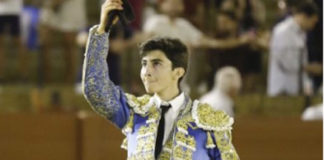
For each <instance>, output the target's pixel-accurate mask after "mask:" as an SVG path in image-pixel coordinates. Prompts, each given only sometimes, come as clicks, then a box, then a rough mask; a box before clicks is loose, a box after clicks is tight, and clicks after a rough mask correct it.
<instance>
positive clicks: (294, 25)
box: [288, 16, 305, 34]
mask: <svg viewBox="0 0 324 160" xmlns="http://www.w3.org/2000/svg"><path fill="white" fill-rule="evenodd" d="M288 21H289V24H290V27H291V29H293V30H295V31H296V32H297V33H299V34H304V33H305V31H303V30H302V29H301V27H300V26H299V24H298V23H297V22H296V20H295V19H294V17H292V16H291V17H289V19H288Z"/></svg>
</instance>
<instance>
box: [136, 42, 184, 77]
mask: <svg viewBox="0 0 324 160" xmlns="http://www.w3.org/2000/svg"><path fill="white" fill-rule="evenodd" d="M139 49H140V58H141V59H142V58H143V57H145V56H146V55H147V54H148V52H150V51H154V50H160V51H162V52H163V53H164V54H165V56H166V57H167V58H168V59H169V60H170V61H171V63H172V69H174V68H178V67H181V68H183V69H184V70H185V72H187V68H188V57H189V53H188V48H187V46H186V45H185V44H184V43H182V42H181V41H180V40H179V39H176V38H169V37H155V38H152V39H149V40H148V41H146V42H144V43H142V44H141V45H140V47H139ZM181 79H182V78H181ZM181 79H180V81H181Z"/></svg>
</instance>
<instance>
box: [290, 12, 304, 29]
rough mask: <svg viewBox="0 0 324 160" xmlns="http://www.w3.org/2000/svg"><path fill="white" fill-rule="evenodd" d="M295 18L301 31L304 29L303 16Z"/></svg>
mask: <svg viewBox="0 0 324 160" xmlns="http://www.w3.org/2000/svg"><path fill="white" fill-rule="evenodd" d="M293 18H294V21H295V22H296V23H297V24H298V26H299V27H300V28H301V29H303V27H302V17H301V15H298V14H297V15H295V16H293ZM303 30H304V29H303Z"/></svg>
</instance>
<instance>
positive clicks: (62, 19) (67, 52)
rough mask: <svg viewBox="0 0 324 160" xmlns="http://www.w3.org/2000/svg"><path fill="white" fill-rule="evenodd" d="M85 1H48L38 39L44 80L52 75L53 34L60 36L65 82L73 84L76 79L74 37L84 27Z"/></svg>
mask: <svg viewBox="0 0 324 160" xmlns="http://www.w3.org/2000/svg"><path fill="white" fill-rule="evenodd" d="M85 11H86V10H85V0H48V1H45V2H44V7H43V8H42V11H41V17H40V39H41V43H42V44H41V47H42V48H41V49H42V54H43V60H42V63H43V65H44V67H42V68H43V69H44V71H43V74H45V75H44V78H45V80H47V81H48V80H49V79H50V77H49V75H50V74H51V73H52V72H51V69H50V66H51V65H50V63H51V57H50V53H51V50H52V49H53V38H52V36H53V35H55V34H62V36H63V42H62V41H61V42H62V43H60V44H61V45H62V46H63V53H64V57H65V71H64V72H63V73H64V77H65V81H66V82H69V83H71V82H73V81H74V79H75V78H76V65H77V60H78V58H77V47H76V35H77V33H78V31H79V30H81V29H83V28H84V27H85V25H86V13H85Z"/></svg>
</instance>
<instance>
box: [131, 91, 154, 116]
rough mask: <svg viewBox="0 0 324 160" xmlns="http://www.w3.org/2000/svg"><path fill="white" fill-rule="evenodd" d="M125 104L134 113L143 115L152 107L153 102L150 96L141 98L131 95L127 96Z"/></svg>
mask: <svg viewBox="0 0 324 160" xmlns="http://www.w3.org/2000/svg"><path fill="white" fill-rule="evenodd" d="M126 98H127V103H128V104H129V106H130V107H131V108H133V110H134V112H135V113H137V114H140V115H145V114H146V113H147V112H148V111H149V109H150V107H152V106H153V102H152V99H151V96H150V95H147V94H145V95H143V96H141V97H136V96H134V95H132V94H127V93H126Z"/></svg>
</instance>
